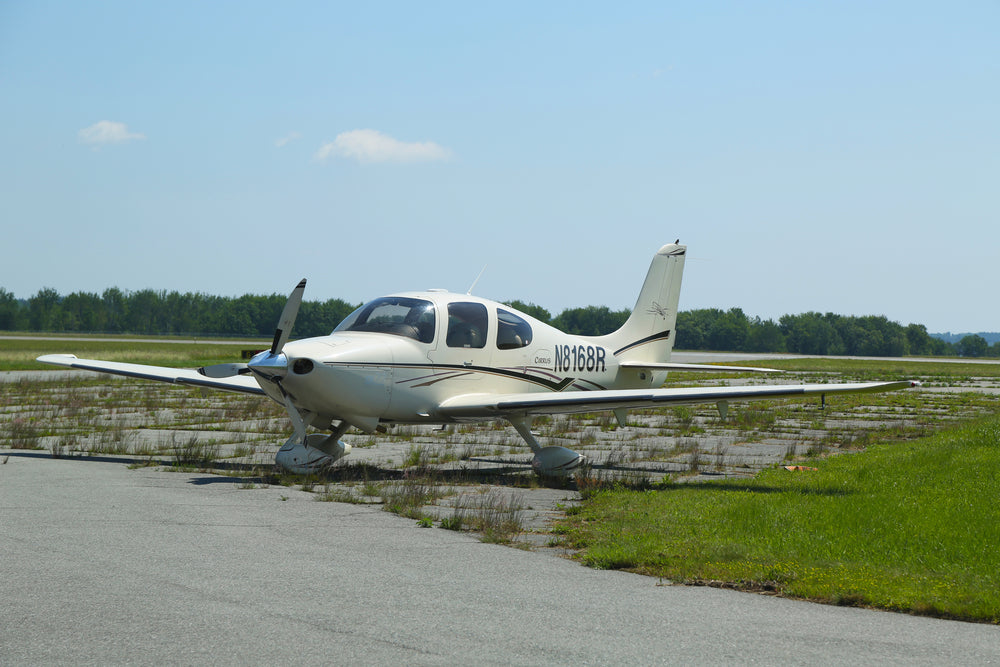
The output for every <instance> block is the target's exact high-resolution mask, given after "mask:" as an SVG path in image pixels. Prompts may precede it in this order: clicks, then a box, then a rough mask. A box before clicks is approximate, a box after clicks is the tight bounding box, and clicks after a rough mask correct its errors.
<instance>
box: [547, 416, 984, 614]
mask: <svg viewBox="0 0 1000 667" xmlns="http://www.w3.org/2000/svg"><path fill="white" fill-rule="evenodd" d="M798 463H800V464H801V465H804V466H808V467H815V468H817V470H816V471H809V470H806V471H797V472H790V471H788V470H786V469H785V468H784V467H775V468H771V469H768V470H765V471H762V472H761V473H759V474H758V475H757V476H756V477H754V478H753V479H747V480H722V481H717V482H712V481H710V482H705V483H701V484H678V483H673V482H666V483H663V484H661V485H659V486H657V487H656V488H655V489H653V490H649V491H641V492H638V491H630V490H626V489H611V490H603V491H596V492H595V493H593V494H592V495H591V496H590V497H589V498H587V499H586V500H585V502H584V503H583V505H582V506H580V507H579V508H577V510H576V511H574V512H572V513H571V515H570V516H569V517H567V519H566V520H565V521H564V522H563V523H562V524H561V525H560V526H559V528H558V532H560V533H561V534H562V535H563V536H564V539H565V541H566V543H567V544H568V545H570V546H572V547H573V548H575V549H579V550H580V552H579V554H578V558H579V559H580V560H581V561H582V562H584V563H586V564H587V565H590V566H592V567H598V568H619V569H628V570H632V571H635V572H641V573H644V574H648V575H653V576H658V577H664V578H666V579H669V580H671V581H674V582H678V583H691V584H709V585H716V586H724V587H732V588H739V589H746V590H756V591H773V592H775V593H779V594H782V595H786V596H789V597H799V598H805V599H810V600H817V601H822V602H829V603H834V604H849V605H860V606H871V607H877V608H882V609H891V610H895V611H905V612H911V613H917V614H928V615H934V616H942V617H948V618H957V619H965V620H975V621H982V622H990V623H998V622H1000V550H998V549H997V545H998V544H1000V505H998V504H997V502H996V499H997V498H998V497H1000V416H998V415H995V414H994V415H991V416H989V417H985V418H982V419H980V420H977V421H975V422H973V423H967V424H964V425H961V426H959V427H956V428H951V429H948V430H945V431H943V432H940V433H937V434H935V435H933V436H929V437H926V438H921V439H917V440H911V441H906V442H899V443H893V444H879V445H875V446H871V447H869V448H868V449H867V450H866V451H864V452H862V453H859V454H856V455H853V456H837V457H831V458H825V459H821V460H813V461H807V462H798Z"/></svg>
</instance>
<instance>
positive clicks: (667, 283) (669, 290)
mask: <svg viewBox="0 0 1000 667" xmlns="http://www.w3.org/2000/svg"><path fill="white" fill-rule="evenodd" d="M686 252H687V246H683V245H678V244H676V243H668V244H667V245H665V246H663V247H662V248H660V249H659V250H658V251H657V252H656V255H654V256H653V262H652V264H650V265H649V273H647V274H646V282H644V283H643V284H642V291H641V292H639V299H638V300H637V301H636V302H635V308H634V309H633V310H632V315H630V316H629V318H628V320H626V322H625V324H623V325H622V327H621V328H620V329H619V330H618V331H616V332H614V333H612V334H608V335H607V336H602V337H601V338H602V339H603V341H602V342H603V343H604V344H605V345H606V346H607V347H608V348H610V349H611V350H613V351H614V355H615V356H616V357H618V359H619V360H620V361H646V362H658V361H659V362H662V361H668V360H669V359H670V351H671V350H672V349H673V347H674V326H675V325H676V323H677V304H678V302H679V301H680V296H681V274H682V273H683V272H684V255H685V253H686Z"/></svg>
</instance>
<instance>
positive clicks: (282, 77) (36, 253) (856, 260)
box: [0, 0, 1000, 331]
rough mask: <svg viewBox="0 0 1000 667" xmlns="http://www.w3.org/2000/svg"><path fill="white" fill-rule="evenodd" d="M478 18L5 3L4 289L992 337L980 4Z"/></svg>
mask: <svg viewBox="0 0 1000 667" xmlns="http://www.w3.org/2000/svg"><path fill="white" fill-rule="evenodd" d="M479 4H485V3H412V2H407V3H402V2H401V3H350V4H347V3H307V2H303V3H287V4H282V5H281V6H279V5H278V3H256V2H239V3H235V2H234V3H212V4H208V3H185V2H177V3H136V2H87V3H78V2H38V1H33V2H18V1H16V0H8V1H7V2H4V3H2V4H0V100H2V104H0V227H2V230H3V238H4V248H5V249H6V252H5V253H4V261H3V263H2V265H0V287H4V288H5V289H8V290H10V291H12V292H14V294H16V295H17V296H19V297H28V296H31V295H33V294H34V293H35V292H37V291H38V290H39V289H40V288H42V287H53V288H55V289H57V290H59V291H60V292H62V293H64V294H65V293H69V292H71V291H77V290H83V291H95V292H100V291H103V290H104V289H105V288H107V287H109V286H118V287H121V288H123V289H131V290H136V289H143V288H147V287H149V288H155V289H166V290H179V291H202V292H207V293H213V294H224V295H238V294H243V293H258V294H261V293H263V294H271V293H275V292H278V293H287V292H288V291H290V290H291V288H292V287H293V286H294V285H295V283H296V281H297V280H298V279H299V278H301V277H303V276H305V277H307V278H308V279H309V288H308V289H307V292H306V298H309V299H326V298H331V297H340V298H344V299H347V300H349V301H363V300H367V299H369V298H372V297H375V296H378V295H380V294H383V293H387V292H391V291H399V290H410V289H425V288H428V287H444V288H448V289H451V290H454V291H462V292H464V291H466V290H467V289H468V287H469V286H470V285H471V284H472V282H473V280H474V279H475V278H476V276H477V274H478V273H479V272H480V270H481V269H482V268H483V266H484V265H486V266H487V268H486V271H485V273H484V274H483V277H482V278H481V279H480V281H479V283H478V284H477V286H476V289H475V293H476V294H479V295H481V296H486V297H491V298H496V299H522V300H525V301H532V302H534V303H537V304H539V305H542V306H544V307H546V308H548V309H549V310H550V311H552V312H553V313H557V312H558V311H560V310H562V309H564V308H567V307H573V306H581V305H607V306H610V307H612V308H616V309H617V308H628V307H631V306H632V304H633V303H634V299H635V297H636V295H637V294H638V289H639V286H640V284H641V282H642V279H643V277H644V275H645V271H646V268H647V267H648V263H649V260H650V258H651V257H652V254H653V253H654V252H655V251H656V249H657V248H659V247H660V246H661V245H662V244H664V243H666V242H670V241H673V240H674V239H676V238H680V239H681V241H682V242H683V243H686V244H688V246H689V259H688V263H687V268H686V271H685V276H684V289H683V291H682V294H681V308H682V309H693V308H707V307H718V308H729V307H732V306H739V307H741V308H743V310H744V311H745V312H746V313H747V314H749V315H752V316H753V315H759V316H761V317H764V318H777V317H780V316H781V315H782V314H785V313H800V312H805V311H808V310H817V311H821V312H826V311H832V312H836V313H840V314H845V315H868V314H884V315H886V316H888V317H889V318H890V319H893V320H896V321H899V322H901V323H902V324H904V325H905V324H909V323H911V322H916V323H921V324H925V325H927V327H928V328H929V329H930V330H931V331H946V330H951V331H996V330H1000V315H998V311H997V308H996V306H995V303H994V301H995V298H994V292H995V286H996V283H997V280H996V275H997V267H998V265H1000V224H998V223H1000V220H998V217H1000V216H998V212H1000V187H998V185H1000V178H998V177H1000V122H998V120H997V119H1000V40H998V39H997V38H996V35H997V34H998V29H1000V3H996V2H961V3H930V2H874V3H873V2H836V3H801V2H789V3H780V2H769V3H746V2H733V3H726V2H699V3H683V4H682V3H662V2H650V3H642V2H623V3H613V4H612V3H582V2H573V3H520V2H505V3H496V4H492V5H486V6H478V5H479ZM359 5H360V6H359Z"/></svg>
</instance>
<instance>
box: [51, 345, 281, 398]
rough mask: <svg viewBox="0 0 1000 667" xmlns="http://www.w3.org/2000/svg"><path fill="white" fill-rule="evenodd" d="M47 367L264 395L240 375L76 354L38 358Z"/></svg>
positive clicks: (250, 379)
mask: <svg viewBox="0 0 1000 667" xmlns="http://www.w3.org/2000/svg"><path fill="white" fill-rule="evenodd" d="M37 361H40V362H42V363H43V364H55V365H56V366H68V367H69V368H79V369H82V370H87V371H97V372H98V373H111V374H112V375H124V376H126V377H131V378H139V379H141V380H157V381H159V382H172V383H174V384H187V385H193V386H195V387H206V388H209V389H221V390H222V391H235V392H241V393H244V394H257V395H260V396H263V395H264V390H263V389H261V388H260V385H258V384H257V381H256V380H254V379H253V378H252V377H248V376H246V375H236V376H234V377H228V378H210V377H206V376H204V375H201V374H200V373H199V372H198V371H196V370H191V369H186V368H166V367H164V366H145V365H143V364H125V363H120V362H117V361H99V360H96V359H78V358H77V357H76V355H73V354H46V355H43V356H41V357H38V359H37Z"/></svg>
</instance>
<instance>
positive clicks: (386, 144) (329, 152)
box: [316, 130, 452, 162]
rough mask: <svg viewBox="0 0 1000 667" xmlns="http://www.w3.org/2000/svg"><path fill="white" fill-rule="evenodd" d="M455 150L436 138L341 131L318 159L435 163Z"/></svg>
mask: <svg viewBox="0 0 1000 667" xmlns="http://www.w3.org/2000/svg"><path fill="white" fill-rule="evenodd" d="M451 155H452V153H451V151H449V150H448V149H447V148H444V147H443V146H439V145H438V144H435V143H434V142H433V141H414V142H405V141H399V140H398V139H393V138H392V137H390V136H389V135H387V134H383V133H381V132H379V131H378V130H351V131H350V132H341V133H340V134H338V135H337V138H336V139H334V140H333V141H331V142H329V143H326V144H323V145H322V146H321V147H320V149H319V150H318V151H316V159H317V160H319V161H321V162H322V161H324V160H327V159H328V158H331V157H343V158H349V159H353V160H357V161H358V162H431V161H435V160H447V159H448V158H450V157H451Z"/></svg>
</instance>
